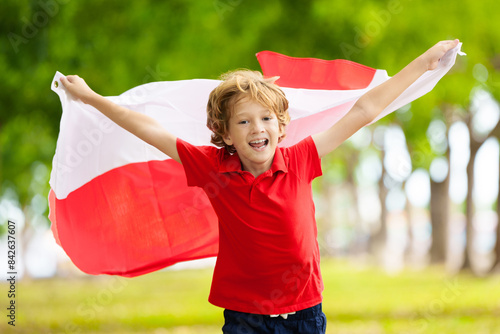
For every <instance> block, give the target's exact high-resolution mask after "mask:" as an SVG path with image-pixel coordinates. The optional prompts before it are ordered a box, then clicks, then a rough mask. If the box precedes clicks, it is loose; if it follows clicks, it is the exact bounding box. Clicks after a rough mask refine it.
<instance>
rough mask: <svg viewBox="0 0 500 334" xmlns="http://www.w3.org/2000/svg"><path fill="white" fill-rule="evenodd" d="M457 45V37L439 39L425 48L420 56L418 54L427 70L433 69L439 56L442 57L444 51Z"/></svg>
mask: <svg viewBox="0 0 500 334" xmlns="http://www.w3.org/2000/svg"><path fill="white" fill-rule="evenodd" d="M457 45H458V39H455V40H449V41H441V42H438V43H437V44H436V45H434V46H433V47H432V48H430V49H429V50H427V51H426V52H425V53H424V54H423V55H422V56H420V57H421V58H422V59H423V60H424V62H425V64H426V65H427V70H430V71H432V70H434V69H435V68H436V67H437V65H438V63H439V60H440V59H441V57H443V56H444V54H445V53H446V52H448V51H449V50H451V49H453V48H454V47H455V46H457Z"/></svg>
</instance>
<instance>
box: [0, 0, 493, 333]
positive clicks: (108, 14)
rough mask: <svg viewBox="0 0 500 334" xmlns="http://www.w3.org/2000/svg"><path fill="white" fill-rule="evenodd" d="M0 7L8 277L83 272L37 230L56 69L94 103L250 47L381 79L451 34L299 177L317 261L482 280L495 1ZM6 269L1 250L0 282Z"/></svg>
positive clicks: (208, 74)
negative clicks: (404, 93) (318, 166)
mask: <svg viewBox="0 0 500 334" xmlns="http://www.w3.org/2000/svg"><path fill="white" fill-rule="evenodd" d="M0 8H1V10H0V17H1V20H0V27H1V32H2V40H1V42H0V51H1V52H0V71H1V73H2V80H1V81H0V88H1V89H0V97H1V101H2V103H1V108H0V157H1V160H0V187H1V189H0V254H7V243H6V231H7V220H8V219H11V220H13V221H15V222H16V233H17V236H18V239H17V240H18V249H19V252H18V254H19V255H18V257H17V265H18V267H17V268H18V277H19V278H20V279H21V282H23V281H26V282H33V281H35V282H36V281H37V280H40V281H45V280H41V279H50V278H57V279H61V278H62V279H64V280H67V279H74V278H75V279H76V278H85V279H88V278H89V276H88V275H85V274H83V273H81V272H80V271H79V270H78V269H77V268H76V267H74V265H73V264H72V263H71V261H70V260H69V259H68V258H67V256H66V255H65V253H64V251H63V250H62V249H61V248H60V247H59V246H58V245H56V243H55V241H54V238H53V236H52V233H51V231H50V229H49V227H50V222H49V220H48V204H47V195H48V191H49V185H48V180H49V175H50V171H51V160H52V156H53V154H54V151H55V144H56V140H57V135H58V129H59V128H58V127H59V121H60V115H61V106H60V103H59V99H58V97H57V96H56V94H54V93H53V92H51V91H50V83H51V79H52V77H53V75H54V73H55V72H56V71H60V72H62V73H65V74H72V73H75V74H79V75H80V76H82V77H84V78H86V80H87V82H88V83H89V84H90V85H91V86H92V87H93V88H94V89H95V90H96V91H97V92H99V93H101V94H102V95H107V96H111V95H118V94H120V93H122V92H124V91H126V90H127V89H130V88H132V87H135V86H138V85H141V84H144V83H147V82H152V81H166V80H182V79H192V78H207V79H215V78H217V77H218V76H219V75H220V74H221V73H224V72H226V71H228V70H231V69H236V68H251V69H255V70H258V69H259V66H258V63H257V60H256V59H255V54H256V53H257V52H259V51H262V50H272V51H276V52H280V53H284V54H287V55H290V56H295V57H315V58H322V59H337V58H343V59H349V60H352V61H355V62H359V63H362V64H365V65H367V66H370V67H374V68H381V69H386V70H387V71H388V73H389V75H394V74H395V73H396V72H397V71H398V70H400V69H401V68H403V67H404V66H405V65H406V64H407V63H409V62H410V61H411V60H412V59H414V58H415V57H416V56H418V55H420V54H421V53H423V52H424V51H425V50H426V49H427V48H429V47H430V46H432V45H433V44H434V43H436V42H437V41H439V40H442V39H449V38H459V39H460V40H461V42H463V51H464V52H466V53H467V56H465V57H459V58H458V59H457V63H456V65H455V66H454V68H453V69H452V70H451V71H450V73H449V74H447V75H446V76H445V77H444V78H443V79H442V80H441V82H440V83H439V84H438V85H437V86H436V87H435V88H434V89H433V90H432V91H431V92H430V93H428V94H427V95H426V96H424V97H422V98H420V99H419V100H417V101H415V102H413V103H412V104H411V105H407V106H405V107H404V108H401V109H400V110H397V111H396V112H394V113H393V114H391V115H389V116H387V117H385V118H384V119H382V120H380V121H379V122H377V123H376V124H373V125H371V126H369V127H366V128H364V129H362V130H361V131H359V132H358V133H357V134H356V135H354V136H353V137H352V138H351V139H349V140H348V142H346V143H344V144H343V145H342V146H341V147H340V148H338V149H337V150H336V151H335V153H334V154H332V155H331V156H328V157H327V158H325V159H323V162H322V163H323V173H324V176H323V177H321V178H319V179H317V180H315V183H314V185H313V187H314V188H313V189H314V197H315V203H316V210H317V222H318V230H319V238H318V241H319V244H320V249H321V252H322V256H323V259H326V260H327V261H330V260H332V261H337V260H339V261H346V262H342V263H350V264H351V265H352V264H354V265H355V266H374V267H376V268H378V269H380V270H382V271H383V272H384V273H387V274H388V276H389V277H392V275H398V274H402V273H404V272H405V270H428V268H429V267H430V266H432V268H434V265H437V266H438V267H439V268H442V270H443V273H447V274H448V275H452V274H456V273H459V272H463V271H465V272H466V273H467V274H472V275H474V276H486V277H498V275H497V274H495V268H500V245H499V244H500V241H499V235H500V233H499V232H498V230H499V228H498V223H497V221H498V214H499V212H500V209H499V206H498V203H499V201H498V198H499V169H500V168H499V152H500V148H499V143H498V138H500V124H499V119H500V108H499V103H498V101H499V98H500V90H499V89H500V76H499V73H500V46H499V45H500V14H499V13H500V6H499V5H498V4H497V2H495V1H493V0H487V1H480V2H478V1H472V0H463V1H454V2H453V1H452V2H450V1H444V0H438V1H432V2H421V1H410V0H389V1H378V0H370V1H361V0H357V1H352V0H351V1H347V0H342V1H331V0H314V1H298V0H297V1H285V0H281V1H249V0H215V1H194V0H186V1H181V0H177V1H153V0H150V1H147V0H144V1H133V2H126V1H117V0H113V1H97V0H88V1H75V0H73V1H71V0H36V1H35V0H33V1H28V0H23V1H18V0H4V1H2V4H1V5H0ZM213 263H214V259H205V260H201V261H195V262H193V263H184V264H179V265H176V266H174V268H170V269H168V270H171V269H176V270H183V269H186V268H197V267H203V268H206V267H208V268H211V266H213ZM328 263H329V262H328ZM426 268H427V269H426ZM7 271H8V270H7V261H6V255H5V256H3V258H2V257H0V278H1V279H2V280H5V278H6V277H7ZM326 271H327V272H328V270H326ZM151 275H154V274H151ZM496 286H497V287H498V285H496ZM327 288H328V287H327ZM20 289H21V288H20ZM206 294H208V291H206ZM491 294H492V295H494V296H497V297H496V298H497V300H496V301H494V304H495V305H497V306H498V307H497V308H495V309H494V310H493V311H492V310H489V311H488V312H489V313H491V314H496V316H497V317H498V316H500V315H499V313H500V311H499V310H500V291H499V290H495V291H492V292H491ZM0 295H3V292H0ZM203 298H205V296H202V299H201V300H202V301H204V300H205V299H206V298H205V299H203ZM0 301H2V299H0ZM326 302H328V301H326ZM207 304H208V303H207ZM0 307H2V308H3V306H2V305H0ZM479 308H480V307H479ZM450 312H451V311H450ZM495 312H496V313H495ZM327 316H329V317H332V318H334V317H335V316H334V315H332V314H330V315H328V314H327ZM26 318H29V315H26ZM374 321H376V320H374ZM2 325H4V324H3V323H2V324H1V325H0V328H3V327H1V326H2ZM56 327H57V326H56ZM166 327H168V326H166ZM37 328H38V329H37V330H40V328H41V327H37ZM485 328H486V329H485V331H484V333H490V330H491V333H493V330H494V329H498V330H499V331H500V329H499V327H494V326H493V325H492V326H490V327H487V326H486V327H485ZM384 330H387V331H388V332H391V331H390V330H391V329H388V327H384ZM28 332H29V331H28ZM40 332H42V331H40ZM54 332H58V331H57V330H55V329H54ZM61 332H64V331H62V330H61ZM96 332H97V331H96ZM117 332H120V331H117ZM122 332H124V331H122ZM167 332H168V331H167ZM174 332H175V331H174ZM358 332H359V333H364V332H367V333H368V332H370V331H369V330H366V331H363V330H360V331H358ZM375 332H376V331H375ZM381 332H383V331H381ZM408 332H409V333H410V332H411V331H408ZM415 332H418V331H415ZM441 332H444V331H441ZM158 333H160V332H158ZM161 333H164V332H161Z"/></svg>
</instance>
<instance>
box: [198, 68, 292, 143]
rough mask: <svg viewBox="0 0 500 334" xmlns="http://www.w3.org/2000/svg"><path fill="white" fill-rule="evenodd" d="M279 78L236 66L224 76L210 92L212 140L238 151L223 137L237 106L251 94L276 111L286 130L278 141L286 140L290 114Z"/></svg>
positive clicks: (209, 105)
mask: <svg viewBox="0 0 500 334" xmlns="http://www.w3.org/2000/svg"><path fill="white" fill-rule="evenodd" d="M277 78H278V77H272V78H264V77H263V76H262V74H261V73H260V72H257V71H250V70H236V71H232V72H228V73H226V74H223V75H222V76H221V80H222V82H221V83H220V84H219V85H218V86H217V87H216V88H215V89H214V90H213V91H212V92H211V93H210V96H209V99H208V104H207V127H208V128H209V129H210V130H211V131H212V132H213V133H212V137H211V140H210V141H211V142H212V144H214V145H216V146H219V147H225V148H226V149H227V150H228V151H229V153H234V152H235V151H236V150H235V148H234V146H233V145H227V144H226V143H225V142H224V139H223V138H224V137H225V136H226V134H227V132H228V127H229V119H230V117H231V115H232V113H233V111H234V106H235V105H236V103H238V101H240V100H242V99H244V98H251V99H252V100H254V101H256V102H258V103H260V104H261V105H263V106H264V107H266V108H268V109H269V110H270V111H272V112H273V113H274V114H275V115H276V118H277V119H278V124H279V128H280V130H281V132H282V133H283V135H282V136H281V137H280V138H279V141H281V140H283V138H284V137H285V131H284V130H285V127H286V125H287V124H288V123H289V122H290V115H289V114H288V100H287V99H286V96H285V93H283V91H282V90H281V89H280V88H279V87H278V86H277V85H276V84H275V83H274V81H276V79H277Z"/></svg>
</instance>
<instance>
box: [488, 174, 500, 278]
mask: <svg viewBox="0 0 500 334" xmlns="http://www.w3.org/2000/svg"><path fill="white" fill-rule="evenodd" d="M498 173H499V175H500V168H499V171H498ZM498 180H499V185H498V196H497V238H496V241H495V249H494V253H495V261H494V262H493V265H492V266H491V270H490V273H494V272H500V177H499V178H498Z"/></svg>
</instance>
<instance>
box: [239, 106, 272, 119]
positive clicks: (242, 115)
mask: <svg viewBox="0 0 500 334" xmlns="http://www.w3.org/2000/svg"><path fill="white" fill-rule="evenodd" d="M256 112H266V113H268V114H273V112H272V111H271V110H270V109H269V108H266V107H262V109H259V110H258V111H256ZM253 113H254V112H251V114H253ZM247 114H249V112H245V111H239V112H238V111H235V113H234V116H235V117H245V116H246V115H247Z"/></svg>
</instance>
